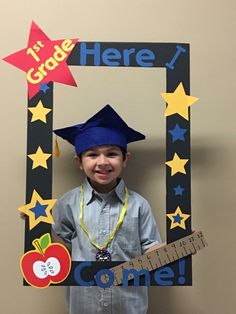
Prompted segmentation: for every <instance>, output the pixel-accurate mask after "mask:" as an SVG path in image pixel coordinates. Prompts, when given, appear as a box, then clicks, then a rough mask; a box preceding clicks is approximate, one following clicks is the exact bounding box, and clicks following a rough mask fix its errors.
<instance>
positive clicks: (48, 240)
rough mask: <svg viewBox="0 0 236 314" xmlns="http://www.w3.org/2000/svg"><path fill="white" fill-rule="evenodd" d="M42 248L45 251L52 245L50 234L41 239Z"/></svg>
mask: <svg viewBox="0 0 236 314" xmlns="http://www.w3.org/2000/svg"><path fill="white" fill-rule="evenodd" d="M39 241H40V246H41V248H42V250H43V251H44V250H45V249H46V248H47V247H48V246H49V244H50V243H51V237H50V234H49V233H46V234H44V235H43V236H42V237H41V238H40V240H39Z"/></svg>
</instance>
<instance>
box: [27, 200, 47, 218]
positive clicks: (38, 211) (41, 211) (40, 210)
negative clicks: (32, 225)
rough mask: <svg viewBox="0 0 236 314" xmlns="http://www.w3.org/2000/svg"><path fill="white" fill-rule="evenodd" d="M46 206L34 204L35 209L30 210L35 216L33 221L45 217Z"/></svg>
mask: <svg viewBox="0 0 236 314" xmlns="http://www.w3.org/2000/svg"><path fill="white" fill-rule="evenodd" d="M47 207H48V205H42V204H40V203H39V201H37V202H36V205H35V207H33V208H31V209H30V210H31V211H32V212H33V213H34V214H35V219H37V218H39V217H41V216H44V217H47V214H46V212H45V210H46V209H47Z"/></svg>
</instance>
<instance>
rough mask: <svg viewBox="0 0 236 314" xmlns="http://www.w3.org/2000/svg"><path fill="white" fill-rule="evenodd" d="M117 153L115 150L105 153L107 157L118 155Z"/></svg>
mask: <svg viewBox="0 0 236 314" xmlns="http://www.w3.org/2000/svg"><path fill="white" fill-rule="evenodd" d="M118 155H119V154H118V153H117V152H109V153H108V154H107V156H108V157H115V156H118Z"/></svg>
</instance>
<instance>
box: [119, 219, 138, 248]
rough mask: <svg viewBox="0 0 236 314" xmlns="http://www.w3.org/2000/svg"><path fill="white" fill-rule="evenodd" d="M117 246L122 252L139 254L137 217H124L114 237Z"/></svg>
mask: <svg viewBox="0 0 236 314" xmlns="http://www.w3.org/2000/svg"><path fill="white" fill-rule="evenodd" d="M115 240H116V242H117V245H118V246H119V247H120V248H121V249H122V250H123V251H124V252H126V251H129V252H139V251H140V239H139V219H138V217H129V216H127V217H125V220H124V221H123V223H122V225H121V227H120V229H119V230H118V232H117V235H116V239H115Z"/></svg>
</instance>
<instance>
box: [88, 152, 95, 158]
mask: <svg viewBox="0 0 236 314" xmlns="http://www.w3.org/2000/svg"><path fill="white" fill-rule="evenodd" d="M86 156H87V157H96V156H97V154H96V153H92V152H91V153H87V154H86Z"/></svg>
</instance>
